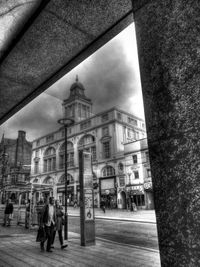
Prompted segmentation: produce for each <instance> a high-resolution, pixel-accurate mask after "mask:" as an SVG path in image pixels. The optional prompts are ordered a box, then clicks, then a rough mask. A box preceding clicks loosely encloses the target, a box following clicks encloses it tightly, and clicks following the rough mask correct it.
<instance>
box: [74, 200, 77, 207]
mask: <svg viewBox="0 0 200 267" xmlns="http://www.w3.org/2000/svg"><path fill="white" fill-rule="evenodd" d="M76 207H77V200H76V199H75V200H74V208H76Z"/></svg>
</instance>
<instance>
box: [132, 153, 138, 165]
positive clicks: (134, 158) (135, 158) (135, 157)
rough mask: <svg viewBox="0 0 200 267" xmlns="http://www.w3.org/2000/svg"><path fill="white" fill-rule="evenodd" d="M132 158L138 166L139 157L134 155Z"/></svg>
mask: <svg viewBox="0 0 200 267" xmlns="http://www.w3.org/2000/svg"><path fill="white" fill-rule="evenodd" d="M132 157H133V164H136V163H137V162H138V160H137V155H133V156H132Z"/></svg>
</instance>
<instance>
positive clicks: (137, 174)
mask: <svg viewBox="0 0 200 267" xmlns="http://www.w3.org/2000/svg"><path fill="white" fill-rule="evenodd" d="M133 173H134V176H135V179H139V172H138V171H134V172H133Z"/></svg>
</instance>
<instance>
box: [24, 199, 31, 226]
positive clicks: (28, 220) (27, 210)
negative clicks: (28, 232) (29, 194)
mask: <svg viewBox="0 0 200 267" xmlns="http://www.w3.org/2000/svg"><path fill="white" fill-rule="evenodd" d="M30 209H31V203H30V199H28V201H27V203H26V213H25V228H26V229H28V228H29V226H30Z"/></svg>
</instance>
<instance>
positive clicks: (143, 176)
mask: <svg viewBox="0 0 200 267" xmlns="http://www.w3.org/2000/svg"><path fill="white" fill-rule="evenodd" d="M124 159H125V166H126V175H127V176H128V183H126V184H125V185H124V188H123V190H122V192H123V193H122V194H121V199H120V200H119V202H120V203H121V205H125V200H126V205H127V206H128V208H129V209H130V210H132V209H133V203H134V204H135V205H136V206H137V208H139V209H154V198H153V188H152V179H151V168H150V162H149V151H148V145H147V138H144V139H141V140H137V141H133V142H128V143H126V144H124Z"/></svg>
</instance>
